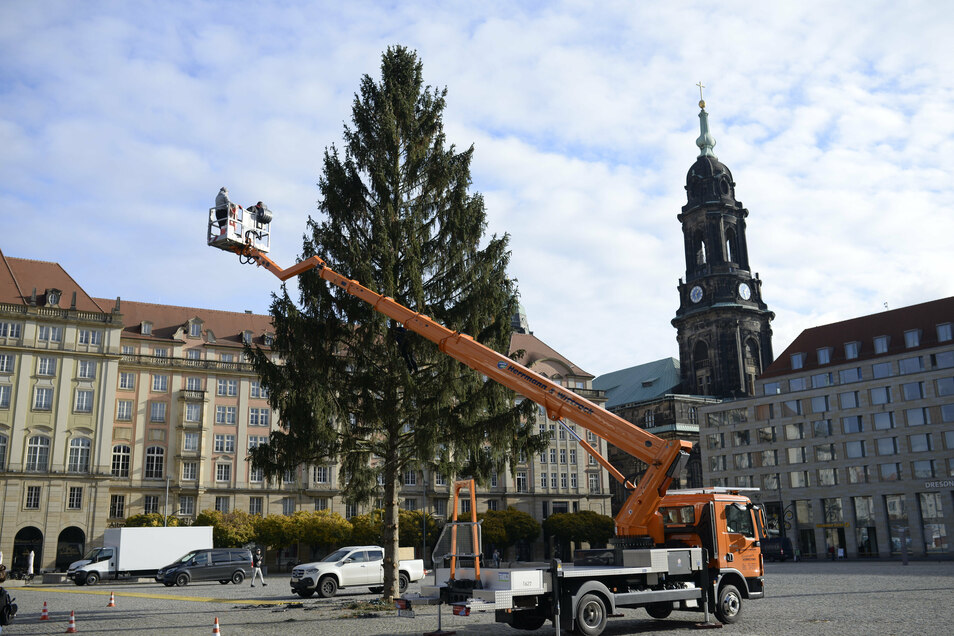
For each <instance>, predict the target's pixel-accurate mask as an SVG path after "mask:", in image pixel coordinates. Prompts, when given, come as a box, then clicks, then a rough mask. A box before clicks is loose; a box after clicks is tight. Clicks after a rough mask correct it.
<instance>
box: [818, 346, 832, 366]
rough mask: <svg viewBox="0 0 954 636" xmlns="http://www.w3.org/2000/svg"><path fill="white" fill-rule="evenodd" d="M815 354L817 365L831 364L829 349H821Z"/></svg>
mask: <svg viewBox="0 0 954 636" xmlns="http://www.w3.org/2000/svg"><path fill="white" fill-rule="evenodd" d="M815 353H816V355H818V364H829V363H830V362H831V347H822V348H821V349H818V350H817V351H816V352H815Z"/></svg>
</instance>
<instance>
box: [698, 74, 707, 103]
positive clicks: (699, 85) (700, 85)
mask: <svg viewBox="0 0 954 636" xmlns="http://www.w3.org/2000/svg"><path fill="white" fill-rule="evenodd" d="M696 86H698V87H699V108H705V107H706V101H705V100H704V99H703V98H702V89H703V88H705V87H706V86H705V84H703V83H702V80H699V83H698V84H696Z"/></svg>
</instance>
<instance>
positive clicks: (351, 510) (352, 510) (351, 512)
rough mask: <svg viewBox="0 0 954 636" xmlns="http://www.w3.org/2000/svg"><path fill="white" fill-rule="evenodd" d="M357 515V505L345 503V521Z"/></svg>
mask: <svg viewBox="0 0 954 636" xmlns="http://www.w3.org/2000/svg"><path fill="white" fill-rule="evenodd" d="M357 515H358V504H356V503H350V502H349V503H346V504H345V519H350V518H351V517H355V516H357Z"/></svg>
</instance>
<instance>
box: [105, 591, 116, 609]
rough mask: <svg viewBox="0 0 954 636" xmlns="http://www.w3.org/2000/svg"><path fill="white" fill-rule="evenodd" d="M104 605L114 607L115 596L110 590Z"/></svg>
mask: <svg viewBox="0 0 954 636" xmlns="http://www.w3.org/2000/svg"><path fill="white" fill-rule="evenodd" d="M106 607H116V597H115V596H114V595H113V593H112V592H110V593H109V603H107V604H106Z"/></svg>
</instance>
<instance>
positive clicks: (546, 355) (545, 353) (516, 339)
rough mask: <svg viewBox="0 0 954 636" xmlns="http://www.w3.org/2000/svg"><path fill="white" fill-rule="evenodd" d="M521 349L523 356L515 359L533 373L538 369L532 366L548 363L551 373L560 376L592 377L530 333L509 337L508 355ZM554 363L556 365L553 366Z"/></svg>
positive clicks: (548, 374)
mask: <svg viewBox="0 0 954 636" xmlns="http://www.w3.org/2000/svg"><path fill="white" fill-rule="evenodd" d="M521 349H522V350H523V351H524V355H523V356H521V357H519V358H517V362H519V363H520V364H522V365H523V366H525V367H527V368H530V369H533V370H534V371H537V370H538V369H536V368H534V366H533V365H535V364H536V363H538V362H545V363H549V366H551V367H553V371H554V372H557V373H559V374H560V375H561V376H565V375H567V374H570V375H575V376H580V377H585V378H592V377H593V376H592V375H591V374H589V373H587V372H586V371H584V370H583V369H581V368H580V367H578V366H576V365H575V364H573V363H572V362H570V361H569V360H567V359H566V358H564V357H563V356H562V355H560V354H559V353H557V352H556V351H555V350H554V349H551V348H550V346H549V345H547V344H546V343H545V342H543V341H542V340H540V339H539V338H537V337H536V336H534V335H533V334H532V333H514V334H512V335H511V336H510V353H513V352H514V351H519V350H521ZM554 362H555V363H557V364H554ZM544 373H545V375H547V376H548V377H549V376H550V375H552V374H551V373H546V372H544Z"/></svg>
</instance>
